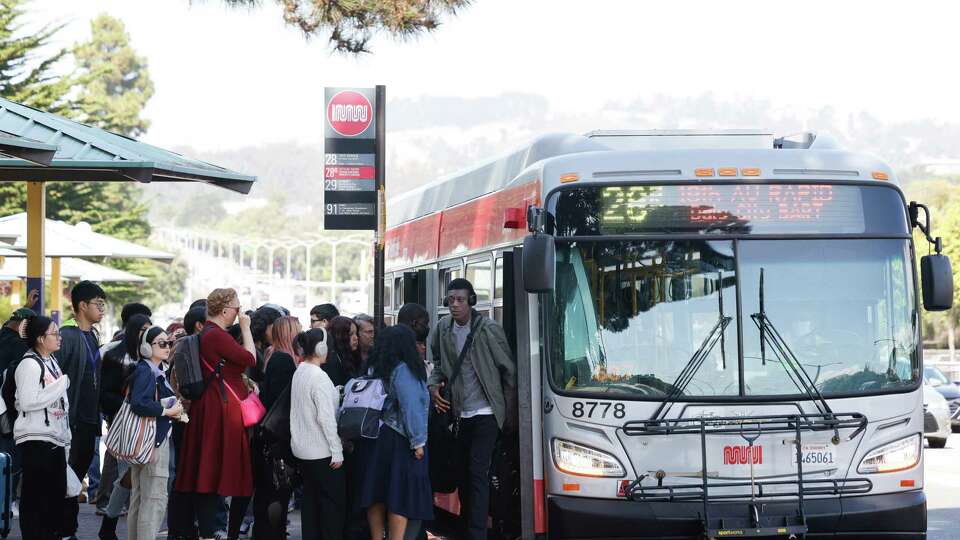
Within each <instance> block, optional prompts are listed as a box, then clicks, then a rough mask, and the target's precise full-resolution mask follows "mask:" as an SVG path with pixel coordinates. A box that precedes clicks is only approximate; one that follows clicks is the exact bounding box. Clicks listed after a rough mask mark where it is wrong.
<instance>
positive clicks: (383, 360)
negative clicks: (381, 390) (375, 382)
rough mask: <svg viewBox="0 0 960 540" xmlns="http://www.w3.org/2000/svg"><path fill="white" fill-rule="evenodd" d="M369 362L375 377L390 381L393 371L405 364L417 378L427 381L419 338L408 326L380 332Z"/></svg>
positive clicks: (393, 327)
mask: <svg viewBox="0 0 960 540" xmlns="http://www.w3.org/2000/svg"><path fill="white" fill-rule="evenodd" d="M369 362H370V367H371V368H373V376H374V377H379V378H381V379H384V380H386V379H389V378H390V374H391V373H393V369H394V368H396V367H397V366H398V365H399V364H400V362H403V363H405V364H407V367H409V368H410V371H411V372H413V375H414V376H415V377H416V378H418V379H420V380H421V381H426V380H427V367H426V365H424V363H423V360H421V359H420V354H419V353H418V352H417V336H416V334H414V333H413V330H411V329H410V327H408V326H404V325H397V326H391V327H389V328H385V329H384V330H383V331H382V332H380V334H379V335H378V336H377V341H375V342H374V344H373V350H372V351H370V359H369Z"/></svg>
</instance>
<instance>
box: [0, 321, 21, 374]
mask: <svg viewBox="0 0 960 540" xmlns="http://www.w3.org/2000/svg"><path fill="white" fill-rule="evenodd" d="M25 352H27V343H26V342H25V341H23V340H22V339H20V334H18V333H17V332H16V330H11V329H9V328H7V327H6V326H4V327H3V328H0V374H2V373H6V371H7V366H9V365H10V363H11V362H19V361H20V359H21V358H23V353H25Z"/></svg>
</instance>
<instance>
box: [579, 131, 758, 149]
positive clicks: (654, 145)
mask: <svg viewBox="0 0 960 540" xmlns="http://www.w3.org/2000/svg"><path fill="white" fill-rule="evenodd" d="M586 137H587V138H589V139H591V140H594V141H597V142H599V143H602V144H603V145H604V146H606V147H608V148H609V149H610V150H653V151H659V150H705V149H723V150H731V149H733V150H743V149H764V148H770V147H771V146H772V145H773V133H772V132H770V131H768V130H762V129H719V130H702V129H649V130H629V129H624V130H597V131H591V132H589V133H587V134H586Z"/></svg>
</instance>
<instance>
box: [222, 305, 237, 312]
mask: <svg viewBox="0 0 960 540" xmlns="http://www.w3.org/2000/svg"><path fill="white" fill-rule="evenodd" d="M223 309H235V310H237V312H239V311H240V306H227V307H225V308H223Z"/></svg>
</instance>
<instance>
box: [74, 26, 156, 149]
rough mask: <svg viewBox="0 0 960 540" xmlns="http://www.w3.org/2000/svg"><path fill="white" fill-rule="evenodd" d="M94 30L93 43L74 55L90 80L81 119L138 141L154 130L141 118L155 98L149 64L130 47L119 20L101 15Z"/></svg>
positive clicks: (80, 100)
mask: <svg viewBox="0 0 960 540" xmlns="http://www.w3.org/2000/svg"><path fill="white" fill-rule="evenodd" d="M90 26H91V30H92V37H91V39H90V41H88V42H86V43H81V44H80V45H78V46H77V47H76V48H75V49H74V52H73V54H74V56H75V57H76V59H77V65H78V68H79V69H80V71H81V72H82V73H84V74H85V75H87V76H88V82H86V84H84V85H83V88H82V90H81V92H80V96H79V97H78V99H77V102H76V107H77V109H78V111H77V119H78V120H79V121H80V122H83V123H86V124H91V125H95V126H97V127H100V128H103V129H106V130H109V131H114V132H117V133H121V134H123V135H127V136H129V137H138V136H140V135H142V134H143V133H144V132H146V131H147V128H148V127H150V122H148V121H147V120H146V119H144V118H141V116H140V113H141V112H142V111H143V108H144V106H146V104H147V101H149V100H150V97H151V96H153V81H151V80H150V74H149V71H148V69H147V61H146V59H145V58H143V57H142V56H138V55H137V54H136V51H134V50H133V47H131V46H130V36H129V35H128V34H127V32H126V30H125V29H124V26H123V23H122V22H120V21H119V20H117V19H114V18H113V17H110V16H109V15H107V14H101V15H100V16H99V17H97V18H96V19H94V20H93V21H91V23H90Z"/></svg>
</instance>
